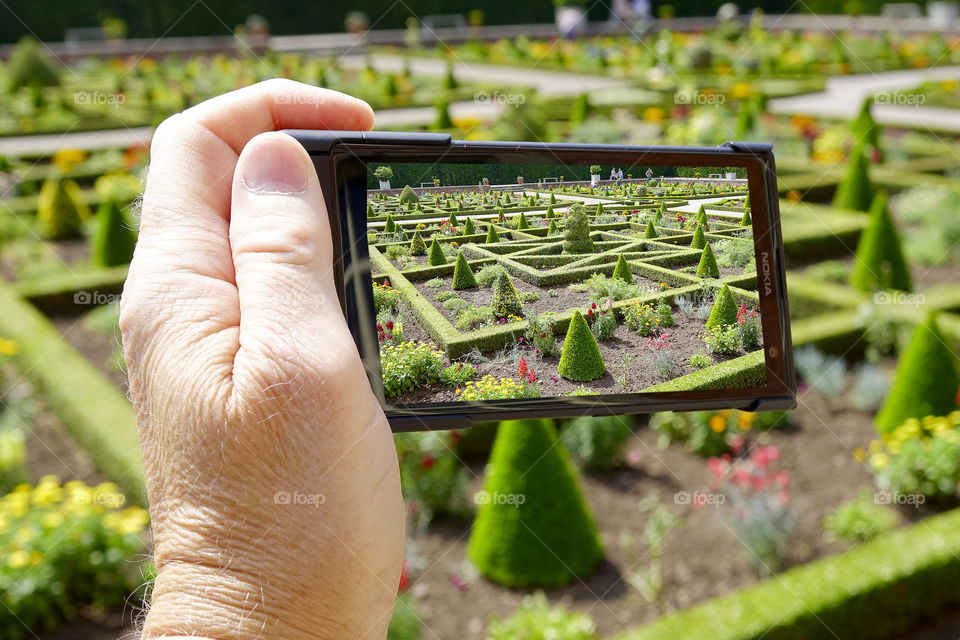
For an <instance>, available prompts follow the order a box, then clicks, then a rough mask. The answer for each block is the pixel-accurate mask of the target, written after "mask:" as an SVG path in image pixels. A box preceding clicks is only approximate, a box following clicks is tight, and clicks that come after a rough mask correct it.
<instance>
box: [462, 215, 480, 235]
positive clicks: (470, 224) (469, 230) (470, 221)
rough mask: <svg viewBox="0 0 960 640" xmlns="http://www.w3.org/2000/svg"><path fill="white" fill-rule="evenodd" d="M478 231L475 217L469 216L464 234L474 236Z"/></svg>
mask: <svg viewBox="0 0 960 640" xmlns="http://www.w3.org/2000/svg"><path fill="white" fill-rule="evenodd" d="M476 232H477V228H476V227H475V226H474V224H473V218H467V221H466V222H465V223H464V224H463V235H465V236H472V235H473V234H475V233H476Z"/></svg>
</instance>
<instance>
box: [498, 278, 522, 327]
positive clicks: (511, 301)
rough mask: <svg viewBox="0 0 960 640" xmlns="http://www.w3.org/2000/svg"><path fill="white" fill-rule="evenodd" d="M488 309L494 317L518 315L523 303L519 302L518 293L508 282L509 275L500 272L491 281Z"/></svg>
mask: <svg viewBox="0 0 960 640" xmlns="http://www.w3.org/2000/svg"><path fill="white" fill-rule="evenodd" d="M490 309H491V311H493V316H494V317H495V318H506V317H507V316H519V315H520V312H521V310H522V309H523V305H522V304H521V303H520V295H519V294H518V293H517V290H516V289H515V288H514V286H513V283H512V282H510V276H508V275H507V274H506V273H501V274H500V275H498V276H497V280H496V282H494V283H493V297H492V298H491V299H490Z"/></svg>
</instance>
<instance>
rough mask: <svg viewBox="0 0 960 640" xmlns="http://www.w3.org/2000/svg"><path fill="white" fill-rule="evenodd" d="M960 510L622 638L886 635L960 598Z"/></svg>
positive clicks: (875, 639)
mask: <svg viewBox="0 0 960 640" xmlns="http://www.w3.org/2000/svg"><path fill="white" fill-rule="evenodd" d="M958 529H960V509H953V510H951V511H948V512H947V513H943V514H940V515H936V516H932V517H929V518H925V519H924V520H923V521H922V522H919V523H917V524H914V525H911V526H906V527H903V528H901V529H897V530H894V531H891V532H890V533H887V534H883V535H881V536H879V537H877V538H875V539H874V540H871V541H868V542H864V543H862V544H860V545H858V546H857V547H855V548H854V549H851V550H850V551H847V552H845V553H842V554H838V555H835V556H829V557H826V558H821V559H820V560H816V561H814V562H810V563H807V564H805V565H802V566H799V567H795V568H793V569H790V570H789V571H786V572H784V573H782V574H779V575H777V576H775V577H773V578H770V579H768V580H765V581H763V582H761V583H759V584H757V585H754V586H752V587H748V588H746V589H741V590H739V591H735V592H734V593H731V594H728V595H725V596H721V597H719V598H715V599H713V600H708V601H706V602H703V603H701V604H698V605H695V606H693V607H691V608H689V609H686V610H684V611H680V612H677V613H672V614H669V615H667V616H664V617H663V618H660V619H659V620H657V621H656V622H654V623H652V624H649V625H646V626H644V627H641V628H639V629H635V630H633V631H630V632H628V633H625V634H623V635H621V636H618V640H676V639H678V638H710V639H711V640H761V639H763V640H808V639H810V638H824V637H830V638H843V640H882V639H883V638H889V637H892V636H895V635H898V634H902V633H906V632H908V631H912V630H913V629H914V627H915V626H916V624H917V623H918V622H919V621H920V620H921V619H923V618H927V617H930V616H933V615H935V614H936V613H938V612H939V611H940V610H942V609H943V608H945V607H947V606H949V605H953V604H956V603H958V602H960V536H957V535H956V532H957V530H958Z"/></svg>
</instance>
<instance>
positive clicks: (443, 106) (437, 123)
mask: <svg viewBox="0 0 960 640" xmlns="http://www.w3.org/2000/svg"><path fill="white" fill-rule="evenodd" d="M433 112H434V116H433V123H432V124H431V125H430V126H431V128H432V129H452V128H453V118H451V117H450V101H449V100H444V99H443V98H440V99H439V100H437V101H436V102H434V103H433Z"/></svg>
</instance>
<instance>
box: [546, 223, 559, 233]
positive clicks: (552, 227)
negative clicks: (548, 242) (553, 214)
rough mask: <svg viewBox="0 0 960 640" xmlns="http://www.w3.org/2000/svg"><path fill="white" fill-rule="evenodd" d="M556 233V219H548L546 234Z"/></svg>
mask: <svg viewBox="0 0 960 640" xmlns="http://www.w3.org/2000/svg"><path fill="white" fill-rule="evenodd" d="M556 234H557V221H556V220H551V221H550V227H549V228H548V229H547V235H548V236H554V235H556Z"/></svg>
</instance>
